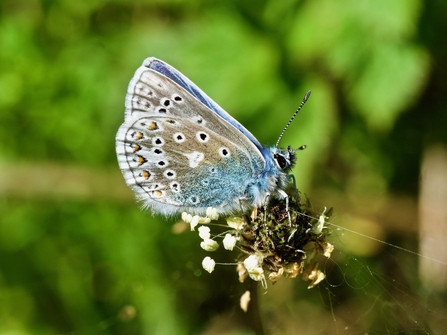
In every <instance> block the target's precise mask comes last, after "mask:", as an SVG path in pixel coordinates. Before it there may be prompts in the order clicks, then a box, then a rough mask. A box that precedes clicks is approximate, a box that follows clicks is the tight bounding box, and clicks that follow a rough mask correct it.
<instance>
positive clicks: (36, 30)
mask: <svg viewBox="0 0 447 335" xmlns="http://www.w3.org/2000/svg"><path fill="white" fill-rule="evenodd" d="M446 32H447V3H446V2H445V1H444V0H432V1H421V0H405V1H401V0H375V1H373V0H360V1H359V0H340V1H333V0H306V1H297V0H284V1H274V0H266V1H239V0H225V1H206V0H193V1H186V0H184V1H182V0H177V1H175V0H172V1H169V0H167V1H144V0H141V1H124V0H115V1H113V0H111V1H105V0H89V1H86V0H80V1H72V0H59V1H50V0H41V1H39V0H2V1H1V2H0V216H1V217H0V334H8V335H9V334H13V335H22V334H252V333H253V332H252V330H250V329H253V328H256V327H254V326H253V325H250V322H253V320H247V315H246V314H244V313H243V312H241V311H240V310H239V307H238V304H239V297H240V295H241V294H242V292H244V290H245V289H246V287H245V286H244V285H242V284H240V283H238V281H237V275H236V272H235V269H234V267H230V266H228V267H225V266H220V267H218V268H217V269H216V271H215V272H214V273H212V274H208V273H204V271H203V270H202V269H201V260H202V259H203V257H204V256H206V253H205V252H204V251H203V250H201V249H200V248H199V247H198V245H199V242H200V239H199V238H198V236H197V235H196V234H194V233H190V232H187V231H186V232H183V233H178V232H176V231H175V230H173V227H177V226H175V225H174V224H175V222H176V220H175V219H171V220H166V219H165V218H162V217H158V216H152V215H151V214H149V213H146V212H143V211H141V210H140V209H139V206H138V204H136V203H135V201H134V199H133V195H132V193H131V192H130V190H128V189H127V187H126V185H125V183H124V181H123V178H122V176H121V173H120V171H119V168H118V165H117V162H116V158H115V149H114V139H115V133H116V131H117V129H118V127H119V125H120V124H121V123H122V122H123V118H124V113H123V112H124V96H125V92H126V88H127V85H128V82H129V80H130V78H131V77H132V75H133V73H134V71H135V70H136V68H137V67H139V66H140V65H141V63H142V61H143V60H144V59H145V58H146V57H148V56H155V57H157V58H160V59H162V60H164V61H166V62H168V63H169V64H171V65H173V66H174V67H176V68H177V69H179V70H180V71H181V72H182V73H183V74H185V75H186V76H187V77H189V78H190V79H191V80H192V81H193V82H195V83H196V84H197V85H198V86H199V87H201V88H202V89H203V90H204V91H205V92H206V93H207V94H208V95H209V96H211V97H212V98H213V99H214V100H215V101H216V102H218V103H219V104H220V105H221V106H222V107H223V108H224V109H226V110H227V111H228V112H229V113H230V114H232V115H233V116H234V117H235V118H236V119H238V120H239V121H240V122H241V123H242V124H243V125H245V126H246V127H247V128H248V129H249V130H250V131H251V132H252V133H253V134H254V135H255V136H256V137H257V138H258V139H259V140H260V141H261V142H262V143H264V144H274V143H275V142H276V139H277V137H278V135H279V133H280V132H281V129H282V128H283V127H284V125H285V124H286V122H287V120H288V119H289V117H290V116H291V115H292V114H293V112H294V111H295V109H296V107H297V106H298V105H299V103H300V102H301V99H302V97H303V96H304V93H305V92H306V91H307V90H309V89H311V90H312V96H311V98H310V100H309V102H308V103H307V104H306V106H305V107H304V109H303V110H302V111H301V113H300V115H299V116H298V117H297V118H296V119H295V121H294V123H293V124H292V125H291V126H290V128H289V129H288V131H287V132H286V134H285V136H284V138H283V139H282V141H281V145H282V146H283V147H285V146H287V145H288V144H290V145H292V147H299V146H300V145H303V144H306V145H307V146H308V149H306V150H304V151H300V152H298V163H297V165H296V168H295V169H294V175H295V177H296V179H297V185H298V188H299V189H300V190H301V191H302V192H303V194H306V195H307V196H309V198H310V199H311V201H312V203H313V204H314V206H315V208H316V209H318V210H319V209H322V208H323V207H324V206H328V207H331V206H334V207H335V212H336V213H337V215H336V217H335V219H334V223H336V224H338V225H340V226H343V227H347V228H349V229H353V230H356V231H359V232H361V233H363V234H366V235H368V236H372V237H374V238H379V239H383V240H385V241H387V242H389V243H393V244H396V245H399V246H401V247H404V248H408V249H410V250H413V251H419V252H421V253H423V254H424V255H426V256H428V257H432V258H435V259H437V260H440V261H441V262H444V263H443V264H440V263H437V262H435V261H431V260H427V259H423V258H418V257H417V256H416V255H413V254H410V253H405V252H398V251H399V250H397V249H396V248H391V247H389V246H385V245H383V244H380V243H376V242H374V241H371V240H370V239H367V238H364V237H360V236H357V235H354V234H351V233H349V232H347V231H346V232H342V231H337V232H336V234H334V242H333V243H334V244H335V245H336V252H334V260H333V261H331V262H328V264H326V268H325V270H326V271H327V272H328V281H327V282H325V283H322V284H320V286H319V287H318V288H314V289H312V290H307V283H304V282H302V281H300V280H285V279H284V280H282V281H281V282H279V283H278V284H277V285H274V286H271V287H269V290H268V292H267V294H262V296H261V297H260V298H261V301H260V305H261V315H262V318H263V321H264V327H265V329H266V333H268V334H335V333H336V334H342V333H343V334H358V333H366V332H371V333H375V334H383V333H388V334H394V333H398V332H399V333H401V334H419V333H423V334H426V333H430V334H432V333H442V331H439V330H442V329H444V330H445V327H446V324H447V322H446V320H445V316H444V315H446V314H447V313H446V312H445V307H446V306H445V302H444V301H446V300H447V299H446V297H445V292H446V281H447V279H446V272H447V270H446V266H445V264H446V263H447V259H446V257H447V256H446V255H447V251H446V249H445V247H444V245H445V238H447V237H446V234H447V232H446V230H447V228H446V226H447V214H446V213H445V210H446V207H447V195H446V192H447V191H446V190H447V182H446V179H447V177H446V176H445V174H446V173H447V162H446V161H447V158H446V157H447V154H446V152H447V147H446V145H447V114H446V101H447V87H446V86H447V73H446V66H447V39H446V36H447V35H446ZM421 171H422V172H421ZM235 256H236V253H235V254H234V255H233V256H231V255H228V253H227V254H225V253H222V254H219V253H218V254H217V255H215V258H216V259H218V260H220V261H222V262H231V261H233V259H232V257H235ZM334 269H335V270H334ZM433 271H434V272H433Z"/></svg>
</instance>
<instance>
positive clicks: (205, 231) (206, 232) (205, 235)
mask: <svg viewBox="0 0 447 335" xmlns="http://www.w3.org/2000/svg"><path fill="white" fill-rule="evenodd" d="M199 236H200V238H201V239H203V240H209V239H210V237H211V234H210V227H207V226H200V227H199Z"/></svg>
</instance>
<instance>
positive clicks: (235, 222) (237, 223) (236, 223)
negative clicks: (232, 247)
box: [227, 216, 244, 230]
mask: <svg viewBox="0 0 447 335" xmlns="http://www.w3.org/2000/svg"><path fill="white" fill-rule="evenodd" d="M243 224H244V219H242V218H240V217H237V216H233V217H229V218H227V225H229V226H230V227H231V228H233V229H236V230H240V229H241V228H242V225H243Z"/></svg>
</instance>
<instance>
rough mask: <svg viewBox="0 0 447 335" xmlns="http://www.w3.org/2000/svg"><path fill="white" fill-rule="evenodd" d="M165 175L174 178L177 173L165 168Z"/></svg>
mask: <svg viewBox="0 0 447 335" xmlns="http://www.w3.org/2000/svg"><path fill="white" fill-rule="evenodd" d="M163 175H164V176H165V177H166V178H168V179H172V178H175V177H176V173H175V171H174V170H165V172H163Z"/></svg>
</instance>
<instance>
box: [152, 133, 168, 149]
mask: <svg viewBox="0 0 447 335" xmlns="http://www.w3.org/2000/svg"><path fill="white" fill-rule="evenodd" d="M163 144H165V140H164V139H163V138H161V137H159V136H156V137H154V138H153V139H152V145H155V146H157V147H161V146H162V145H163Z"/></svg>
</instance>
